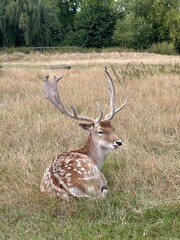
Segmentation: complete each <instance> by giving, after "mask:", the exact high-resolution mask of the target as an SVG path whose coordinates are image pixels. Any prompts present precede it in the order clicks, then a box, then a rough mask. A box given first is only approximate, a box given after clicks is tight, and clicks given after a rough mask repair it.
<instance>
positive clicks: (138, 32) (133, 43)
mask: <svg viewBox="0 0 180 240" xmlns="http://www.w3.org/2000/svg"><path fill="white" fill-rule="evenodd" d="M151 33H152V25H151V24H148V23H147V21H146V20H145V18H144V17H136V16H135V15H134V14H128V15H127V16H126V18H125V19H123V20H120V19H119V20H118V21H117V23H116V26H115V31H114V36H113V40H114V43H115V44H116V45H119V46H121V47H127V48H134V49H142V48H147V47H148V46H149V44H150V37H151Z"/></svg>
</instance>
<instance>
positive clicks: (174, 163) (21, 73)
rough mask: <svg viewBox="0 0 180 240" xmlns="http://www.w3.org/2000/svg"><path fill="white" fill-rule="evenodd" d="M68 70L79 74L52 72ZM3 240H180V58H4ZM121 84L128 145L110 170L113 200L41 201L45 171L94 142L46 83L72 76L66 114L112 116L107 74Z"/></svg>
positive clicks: (121, 128)
mask: <svg viewBox="0 0 180 240" xmlns="http://www.w3.org/2000/svg"><path fill="white" fill-rule="evenodd" d="M60 64H69V65H71V66H72V68H71V69H70V70H59V69H54V70H53V69H45V67H46V68H48V67H51V66H55V65H60ZM0 65H2V66H3V68H0V192H1V194H0V239H2V240H5V239H7V240H21V239H23V240H41V239H42V240H44V239H48V240H50V239H52V240H53V239H61V240H66V239H67V240H71V239H73V240H74V239H82V240H86V239H87V240H91V239H95V240H96V239H101V240H109V239H117V240H119V239H120V240H128V239H133V240H141V239H153V240H156V239H157V240H159V239H162V240H178V239H180V57H179V56H161V55H155V54H147V53H86V54H78V53H73V54H70V53H69V54H50V53H47V54H40V53H34V54H27V55H26V54H23V53H13V54H4V53H3V54H1V55H0ZM105 66H106V67H108V69H109V71H110V72H111V73H112V75H113V76H114V81H115V85H116V91H117V98H116V101H117V105H120V104H121V103H122V102H123V101H124V99H125V98H126V97H129V104H128V106H127V107H126V108H125V109H124V110H123V111H122V112H121V113H119V114H118V115H117V116H116V117H115V118H114V119H113V125H114V126H115V128H116V133H117V135H118V136H119V137H120V138H122V139H123V140H124V144H123V146H122V147H121V148H120V149H118V150H117V151H114V152H112V153H111V154H110V156H109V157H108V159H107V161H106V162H105V164H104V167H103V169H102V171H103V173H104V175H105V176H106V178H107V180H108V185H109V188H110V191H109V193H108V196H107V198H106V199H103V200H97V199H94V200H90V199H78V200H77V199H72V200H70V201H68V202H65V201H62V200H60V199H56V198H52V197H51V198H50V197H47V196H44V195H43V194H42V193H40V190H39V184H40V181H41V178H42V175H43V172H44V170H45V168H46V166H47V165H48V164H49V162H50V161H51V159H52V158H53V157H55V156H56V155H57V154H59V153H61V152H63V151H68V150H73V149H76V148H77V147H80V146H82V145H83V144H84V141H85V139H86V137H87V133H86V132H84V131H83V130H82V129H80V128H78V124H77V122H76V121H74V120H72V119H68V118H67V117H65V116H64V115H61V114H60V113H59V112H58V111H57V109H55V108H54V107H53V106H52V105H51V104H50V103H49V102H48V101H47V100H46V99H45V98H44V95H43V88H42V79H43V77H44V76H45V75H47V74H49V75H50V76H51V78H52V77H53V75H59V76H60V75H63V76H64V78H63V80H62V81H61V83H60V91H61V94H62V98H63V100H64V102H65V104H66V106H71V105H72V104H73V106H75V107H76V108H77V109H78V111H79V112H80V113H82V114H84V115H89V116H92V117H94V116H97V114H98V112H97V108H96V106H95V102H96V101H99V102H100V103H101V104H102V106H103V109H104V111H105V112H106V111H108V93H107V89H106V87H105V85H106V83H107V82H106V81H107V80H106V78H105V77H104V74H103V68H104V67H105Z"/></svg>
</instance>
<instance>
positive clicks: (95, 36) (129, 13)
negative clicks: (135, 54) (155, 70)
mask: <svg viewBox="0 0 180 240" xmlns="http://www.w3.org/2000/svg"><path fill="white" fill-rule="evenodd" d="M161 42H167V43H171V44H173V46H174V47H175V48H176V49H177V50H178V51H180V1H179V0H101V1H100V0H1V4H0V46H1V47H21V46H26V47H28V46H34V47H40V46H81V47H86V48H102V47H111V46H118V47H122V48H132V49H146V48H148V47H149V46H151V45H152V44H154V43H161Z"/></svg>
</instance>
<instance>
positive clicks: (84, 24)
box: [69, 0, 116, 48]
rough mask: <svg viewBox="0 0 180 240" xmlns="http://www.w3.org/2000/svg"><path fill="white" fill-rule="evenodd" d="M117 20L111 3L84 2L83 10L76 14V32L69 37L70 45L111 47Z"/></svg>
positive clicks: (94, 0)
mask: <svg viewBox="0 0 180 240" xmlns="http://www.w3.org/2000/svg"><path fill="white" fill-rule="evenodd" d="M115 20H116V16H115V14H113V10H112V9H111V5H110V1H106V0H103V1H99V0H86V1H83V3H82V5H81V10H80V11H79V12H77V13H76V16H75V21H74V31H73V33H72V34H71V35H70V36H69V43H70V44H71V45H74V44H75V45H79V46H83V47H96V48H100V47H104V46H109V45H110V44H111V39H112V33H113V28H114V24H115Z"/></svg>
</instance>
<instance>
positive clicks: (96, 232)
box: [0, 193, 180, 240]
mask: <svg viewBox="0 0 180 240" xmlns="http://www.w3.org/2000/svg"><path fill="white" fill-rule="evenodd" d="M47 201H48V202H47ZM0 229H1V230H0V232H1V233H0V238H1V239H2V240H6V239H7V240H11V239H13V240H16V239H17V240H19V239H23V240H26V239H27V240H37V239H62V240H66V239H67V240H70V239H83V240H84V239H87V240H91V239H103V240H106V239H107V240H109V239H117V240H118V239H122V240H125V239H137V240H140V239H157V240H159V239H163V240H166V239H167V240H170V239H179V238H180V232H179V230H180V207H179V206H178V205H159V206H155V207H150V208H147V207H146V206H145V205H141V204H140V201H139V200H138V199H136V198H135V197H134V196H124V195H121V194H118V193H117V194H116V195H114V196H111V198H109V199H108V198H107V199H105V200H87V199H78V200H73V201H71V202H62V201H60V200H56V199H49V200H48V199H46V200H43V202H41V204H39V205H36V207H35V206H33V207H28V206H26V207H24V206H19V207H18V208H17V207H16V208H14V207H13V206H4V207H3V209H1V223H0Z"/></svg>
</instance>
